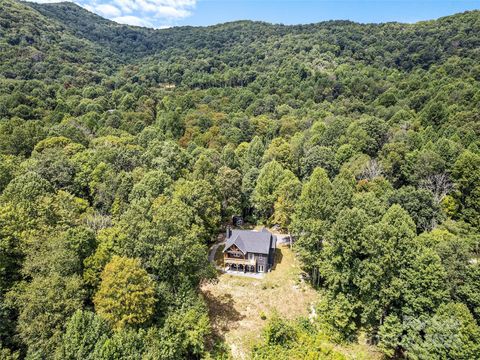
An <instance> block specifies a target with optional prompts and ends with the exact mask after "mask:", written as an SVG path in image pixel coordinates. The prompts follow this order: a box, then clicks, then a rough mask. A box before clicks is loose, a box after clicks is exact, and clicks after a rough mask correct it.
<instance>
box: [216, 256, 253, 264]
mask: <svg viewBox="0 0 480 360" xmlns="http://www.w3.org/2000/svg"><path fill="white" fill-rule="evenodd" d="M224 261H225V264H227V263H229V264H241V265H255V259H251V260H250V259H242V258H231V257H225V258H224Z"/></svg>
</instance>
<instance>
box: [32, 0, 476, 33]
mask: <svg viewBox="0 0 480 360" xmlns="http://www.w3.org/2000/svg"><path fill="white" fill-rule="evenodd" d="M34 1H37V2H58V1H59V0H34ZM73 1H74V2H75V3H77V4H79V5H81V6H83V7H85V8H87V9H89V10H90V11H92V12H95V13H97V14H99V15H101V16H103V17H106V18H108V19H112V20H115V21H117V22H121V23H126V24H132V25H142V26H149V27H157V28H161V27H168V26H175V25H212V24H218V23H222V22H226V21H233V20H244V19H248V20H263V21H268V22H272V23H283V24H300V23H302V24H304V23H312V22H318V21H323V20H331V19H348V20H353V21H358V22H386V21H399V22H416V21H419V20H428V19H436V18H438V17H441V16H445V15H450V14H454V13H457V12H463V11H465V10H473V9H480V0H456V1H447V0H416V1H415V0H383V1H380V0H73Z"/></svg>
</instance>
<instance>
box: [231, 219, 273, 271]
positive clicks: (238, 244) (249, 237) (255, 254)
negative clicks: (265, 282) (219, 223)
mask: <svg viewBox="0 0 480 360" xmlns="http://www.w3.org/2000/svg"><path fill="white" fill-rule="evenodd" d="M276 243H277V237H276V236H275V235H273V234H272V233H271V232H270V231H268V230H267V229H265V228H263V229H262V230H261V231H253V230H232V229H230V228H228V229H227V240H226V243H225V249H224V250H223V262H224V267H225V268H226V269H228V270H236V271H242V272H255V273H256V272H260V273H263V272H267V271H269V270H270V269H271V268H272V266H273V263H274V261H275V248H276Z"/></svg>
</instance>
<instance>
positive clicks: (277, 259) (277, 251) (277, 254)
mask: <svg viewBox="0 0 480 360" xmlns="http://www.w3.org/2000/svg"><path fill="white" fill-rule="evenodd" d="M282 259H283V254H282V249H280V248H278V247H277V248H276V249H275V261H274V262H273V266H272V271H274V270H275V269H276V267H277V264H280V263H281V262H282Z"/></svg>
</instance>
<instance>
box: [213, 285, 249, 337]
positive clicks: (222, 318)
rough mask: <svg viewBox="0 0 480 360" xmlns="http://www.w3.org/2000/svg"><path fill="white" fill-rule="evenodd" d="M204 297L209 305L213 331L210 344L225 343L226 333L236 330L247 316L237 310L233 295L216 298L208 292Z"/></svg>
mask: <svg viewBox="0 0 480 360" xmlns="http://www.w3.org/2000/svg"><path fill="white" fill-rule="evenodd" d="M203 297H204V299H205V302H206V303H207V305H208V315H209V317H210V322H211V324H212V330H213V331H212V339H211V340H210V343H211V345H213V344H215V343H218V342H219V341H221V342H224V341H225V335H224V334H225V332H226V331H228V330H229V329H232V328H235V327H236V326H237V323H238V322H239V321H240V320H242V319H243V318H245V316H244V315H242V314H240V312H238V311H237V310H236V309H235V307H234V305H235V299H234V298H233V296H232V295H231V294H222V295H221V296H215V295H214V294H212V292H210V291H208V290H207V291H204V292H203Z"/></svg>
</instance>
